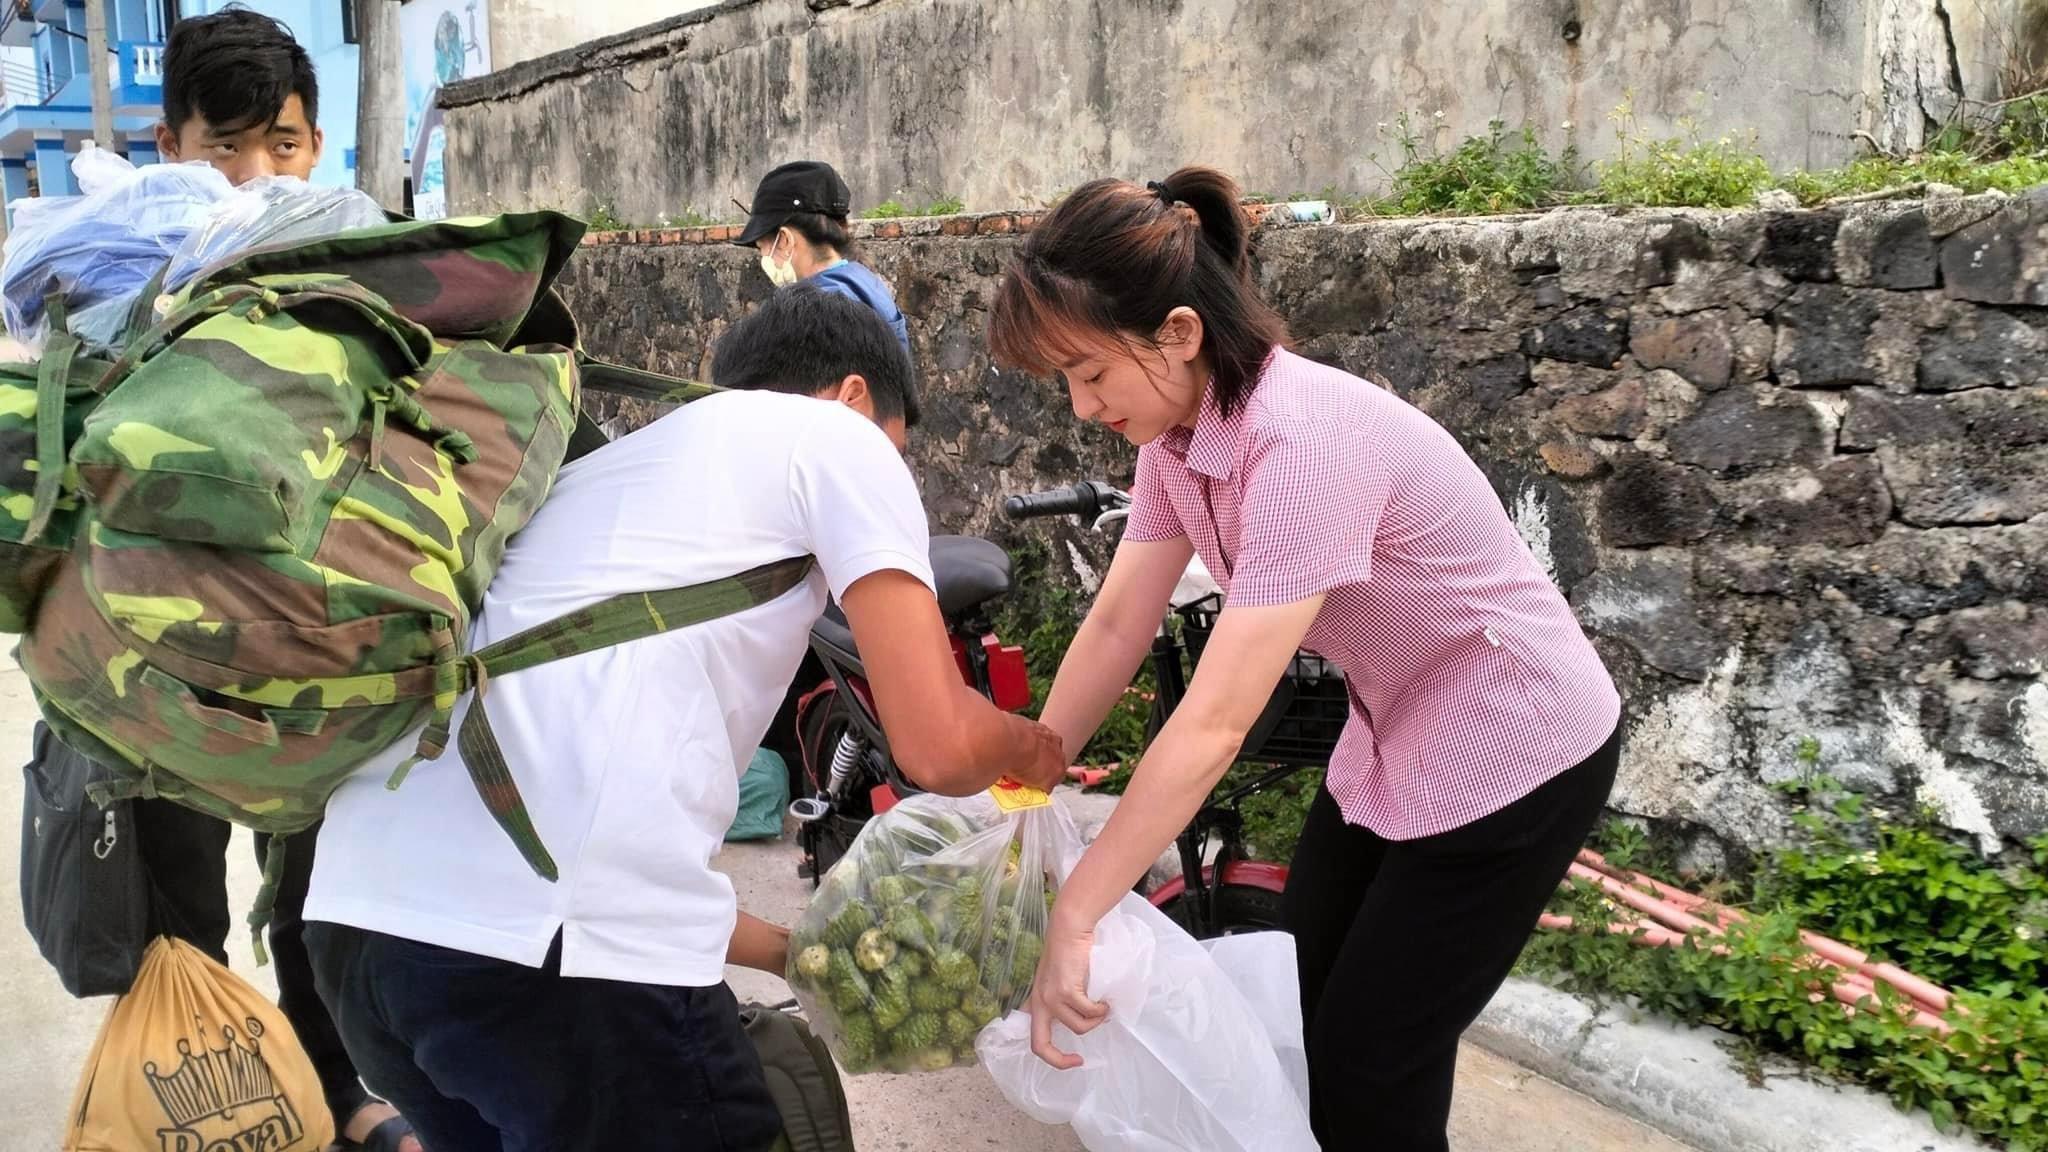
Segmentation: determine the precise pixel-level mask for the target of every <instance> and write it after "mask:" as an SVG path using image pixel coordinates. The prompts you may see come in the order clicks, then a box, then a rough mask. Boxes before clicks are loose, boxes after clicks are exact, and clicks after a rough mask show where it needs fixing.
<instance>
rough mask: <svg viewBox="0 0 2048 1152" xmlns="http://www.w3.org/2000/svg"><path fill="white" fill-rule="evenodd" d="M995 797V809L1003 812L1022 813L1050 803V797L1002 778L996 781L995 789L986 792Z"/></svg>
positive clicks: (1026, 785) (1005, 777)
mask: <svg viewBox="0 0 2048 1152" xmlns="http://www.w3.org/2000/svg"><path fill="white" fill-rule="evenodd" d="M988 794H989V795H990V796H993V797H995V800H996V807H997V808H1000V809H1002V810H1003V811H1004V812H1023V811H1026V810H1028V809H1032V808H1043V807H1045V806H1046V805H1047V804H1050V803H1052V796H1051V795H1050V794H1048V793H1045V792H1040V791H1039V790H1038V789H1036V788H1033V787H1031V786H1030V785H1028V784H1020V783H1018V782H1017V781H1015V780H1012V779H1010V778H1009V777H1008V776H1004V777H1002V778H1001V779H999V780H997V781H996V783H995V787H993V788H990V789H989V790H988Z"/></svg>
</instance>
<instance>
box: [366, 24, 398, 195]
mask: <svg viewBox="0 0 2048 1152" xmlns="http://www.w3.org/2000/svg"><path fill="white" fill-rule="evenodd" d="M354 3H355V6H356V31H357V33H358V39H359V40H360V42H361V44H360V47H359V48H358V52H359V53H360V54H361V61H362V68H361V73H360V76H359V83H358V86H357V87H358V91H357V95H356V187H358V188H360V189H362V190H363V191H364V192H367V193H369V194H370V198H371V199H373V200H375V201H376V202H377V203H379V204H381V205H383V206H384V207H385V208H386V209H389V210H392V211H399V210H402V209H403V208H404V207H405V66H404V63H403V61H402V59H401V57H400V55H399V44H398V4H399V0H354Z"/></svg>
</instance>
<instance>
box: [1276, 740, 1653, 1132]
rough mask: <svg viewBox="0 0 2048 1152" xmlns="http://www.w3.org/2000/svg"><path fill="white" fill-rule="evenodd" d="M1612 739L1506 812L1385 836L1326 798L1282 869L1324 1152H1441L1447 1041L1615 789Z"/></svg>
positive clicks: (1487, 992) (1449, 1075) (1488, 994)
mask: <svg viewBox="0 0 2048 1152" xmlns="http://www.w3.org/2000/svg"><path fill="white" fill-rule="evenodd" d="M1620 748H1621V741H1620V733H1619V732H1618V731H1617V732H1616V734H1615V735H1614V736H1611V737H1609V738H1608V740H1607V743H1606V744H1605V745H1604V746H1602V747H1601V748H1600V750H1599V751H1597V752H1595V753H1594V754H1593V755H1592V756H1590V757H1588V758H1587V759H1586V760H1585V761H1584V762H1583V763H1580V764H1578V765H1576V766H1574V767H1572V768H1570V769H1567V770H1566V771H1565V772H1564V773H1562V774H1561V775H1559V776H1557V777H1555V778H1553V779H1551V780H1550V781H1548V782H1546V783H1544V784H1543V785H1542V786H1541V787H1539V788H1537V789H1536V790H1535V791H1534V792H1531V793H1530V794H1529V795H1527V796H1524V797H1523V798H1522V799H1520V800H1517V801H1515V802H1514V803H1513V804H1510V805H1508V806H1507V807H1506V808H1503V809H1501V810H1500V811H1498V812H1495V813H1493V814H1491V815H1489V816H1485V817H1482V818H1480V819H1479V820H1476V821H1474V822H1472V823H1470V824H1467V825H1465V826H1464V827H1462V828H1455V829H1452V830H1451V831H1448V832H1443V833H1439V834H1438V835H1435V836H1428V837H1424V838H1422V839H1419V840H1406V841H1389V840H1385V839H1382V838H1381V837H1379V836H1376V835H1374V834H1373V833H1372V832H1369V831H1367V830H1366V829H1364V828H1360V827H1357V826H1355V825H1351V824H1346V823H1345V822H1344V819H1343V817H1342V816H1341V815H1340V814H1339V813H1338V811H1337V802H1336V800H1335V799H1333V798H1332V797H1331V795H1330V793H1329V790H1328V789H1324V790H1322V791H1321V792H1320V793H1319V794H1318V795H1317V796H1316V798H1315V801H1314V803H1313V804H1312V805H1311V806H1310V808H1309V813H1308V820H1307V823H1306V825H1305V826H1304V827H1303V829H1302V834H1301V841H1300V844H1299V845H1298V846H1297V847H1296V849H1295V852H1294V863H1293V865H1292V867H1291V868H1290V870H1289V872H1288V877H1287V893H1286V897H1285V916H1286V920H1287V925H1288V930H1289V931H1290V932H1292V933H1293V934H1294V941H1295V953H1296V958H1297V964H1298V966H1299V969H1300V974H1301V1009H1302V1020H1303V1021H1304V1024H1305V1026H1306V1029H1307V1041H1308V1070H1309V1113H1310V1122H1311V1123H1312V1125H1313V1126H1314V1128H1315V1132H1316V1137H1317V1139H1318V1140H1320V1141H1321V1143H1322V1146H1323V1147H1324V1148H1326V1149H1332V1150H1334V1149H1340V1148H1341V1149H1351V1148H1359V1149H1366V1148H1370V1149H1373V1150H1375V1152H1444V1150H1445V1149H1447V1148H1448V1147H1449V1144H1448V1143H1447V1138H1446V1135H1445V1128H1446V1125H1447V1124H1448V1123H1449V1120H1450V1114H1451V1088H1452V1084H1453V1082H1454V1081H1455V1078H1456V1071H1457V1059H1458V1038H1459V1037H1460V1036H1461V1035H1462V1034H1463V1033H1464V1031H1465V1029H1466V1028H1468V1027H1470V1026H1471V1024H1472V1022H1473V1021H1474V1020H1476V1019H1478V1017H1479V1013H1480V1011H1481V1010H1483V1009H1484V1008H1485V1007H1486V1004H1487V1002H1488V1001H1489V1000H1491V999H1492V998H1493V994H1494V993H1495V992H1496V991H1498V990H1499V988H1500V986H1501V983H1502V982H1503V981H1505V980H1506V979H1507V975H1508V971H1509V969H1510V968H1512V967H1513V966H1514V962H1515V959H1516V957H1518V956H1520V955H1521V952H1522V948H1523V946H1524V945H1525V944H1526V943H1527V942H1528V939H1529V934H1530V932H1531V931H1533V930H1534V929H1535V927H1536V918H1537V916H1538V915H1539V914H1541V913H1542V911H1543V907H1544V904H1545V903H1546V902H1547V901H1548V900H1549V898H1550V894H1551V893H1552V892H1554V891H1555V890H1556V889H1557V885H1558V882H1559V881H1560V880H1561V879H1563V877H1564V874H1565V869H1566V866H1567V865H1569V864H1570V863H1571V861H1572V858H1573V856H1574V855H1576V854H1577V852H1578V850H1579V848H1580V847H1581V846H1582V845H1583V844H1584V843H1585V840H1586V835H1587V833H1588V832H1590V831H1591V830H1592V828H1593V824H1594V822H1595V821H1596V820H1597V819H1598V818H1599V815H1600V811H1601V809H1602V807H1603V806H1604V805H1605V804H1606V801H1607V795H1608V793H1609V792H1610V791H1611V790H1612V789H1613V787H1614V773H1615V768H1616V765H1617V762H1618V760H1619V758H1620Z"/></svg>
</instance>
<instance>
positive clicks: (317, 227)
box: [164, 176, 387, 292]
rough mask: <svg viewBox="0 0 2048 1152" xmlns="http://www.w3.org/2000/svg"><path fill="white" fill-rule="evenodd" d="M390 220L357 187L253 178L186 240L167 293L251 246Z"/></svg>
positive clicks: (168, 278)
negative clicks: (319, 186) (324, 185)
mask: <svg viewBox="0 0 2048 1152" xmlns="http://www.w3.org/2000/svg"><path fill="white" fill-rule="evenodd" d="M386 219H387V218H386V217H385V215H384V210H383V209H382V208H379V207H378V206H377V202H376V201H375V200H373V199H371V198H370V196H369V195H368V194H367V193H364V192H359V191H357V190H356V189H354V188H316V187H314V186H313V185H311V184H308V183H306V182H305V181H304V180H300V179H298V178H297V177H295V176H265V177H262V178H261V179H257V180H251V181H249V182H248V183H247V184H244V185H242V186H241V187H239V188H236V189H235V190H234V191H233V192H232V193H231V194H230V195H229V196H228V197H227V198H226V199H225V200H224V201H223V202H222V203H221V204H220V205H219V206H218V207H217V208H216V209H215V210H214V211H213V212H212V213H211V214H210V215H209V216H208V217H207V219H206V220H205V221H204V222H203V223H202V224H201V225H200V226H199V227H198V228H195V229H193V230H192V232H191V234H190V235H188V236H186V237H185V238H184V242H183V243H181V244H180V245H179V246H178V248H177V251H176V252H174V253H173V254H172V256H171V262H170V268H169V269H168V270H167V271H166V272H165V274H164V291H166V292H176V291H178V290H179V289H181V288H183V287H184V286H185V285H187V284H189V283H191V282H192V280H193V278H194V277H196V276H198V275H199V274H200V273H201V272H204V271H205V270H207V269H208V268H212V267H214V266H215V265H218V264H221V263H224V262H226V261H230V260H233V259H234V258H235V257H237V256H240V255H241V254H242V253H244V252H247V251H250V250H251V249H255V248H267V247H272V246H275V245H281V244H296V243H301V242H304V241H307V240H317V239H320V238H322V237H325V236H332V235H334V234H335V233H337V232H347V231H351V230H353V229H356V228H372V227H376V226H377V225H380V224H383V223H385V222H386Z"/></svg>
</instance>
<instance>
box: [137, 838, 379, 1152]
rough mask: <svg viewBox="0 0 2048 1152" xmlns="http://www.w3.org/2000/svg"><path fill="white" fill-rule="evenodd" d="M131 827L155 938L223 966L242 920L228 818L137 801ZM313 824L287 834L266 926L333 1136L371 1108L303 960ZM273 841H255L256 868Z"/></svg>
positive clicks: (280, 985) (282, 999) (288, 1009)
mask: <svg viewBox="0 0 2048 1152" xmlns="http://www.w3.org/2000/svg"><path fill="white" fill-rule="evenodd" d="M135 827H136V832H137V836H138V838H139V839H140V841H141V844H142V859H143V863H144V865H145V866H146V867H147V868H148V870H149V876H150V882H151V884H152V885H153V886H154V888H155V893H154V900H153V902H152V908H151V912H150V920H151V923H150V932H151V935H152V936H175V937H177V938H178V939H180V940H183V941H185V942H186V943H187V944H190V945H192V946H193V947H194V948H197V949H199V950H200V951H202V952H205V953H206V954H207V955H209V956H212V957H213V958H214V959H215V960H218V961H220V962H221V963H223V964H225V963H227V960H228V953H227V939H228V932H229V931H230V930H231V929H232V927H233V925H234V924H236V923H239V918H237V917H233V916H232V915H231V913H230V909H229V908H228V836H229V834H230V833H231V832H232V831H233V828H232V826H231V825H229V824H227V823H226V822H225V821H221V820H216V819H214V818H213V817H211V816H208V815H206V814H205V813H202V812H194V811H193V810H191V809H190V808H184V807H180V806H179V805H176V804H173V803H171V802H170V801H168V800H138V801H136V803H135ZM319 833H320V828H319V826H318V825H315V826H313V827H312V828H308V829H307V830H305V831H304V832H299V833H295V834H294V835H292V836H289V837H286V838H285V841H284V845H285V849H284V851H285V858H284V876H283V879H282V880H281V881H280V883H279V886H278V892H277V908H276V911H275V914H274V916H273V918H272V920H271V922H270V935H269V944H270V962H271V964H272V966H274V967H275V968H276V970H277V1005H278V1007H279V1008H281V1009H282V1010H283V1011H284V1017H285V1019H286V1020H288V1021H290V1022H291V1026H292V1031H293V1032H295V1033H297V1034H298V1038H299V1044H300V1046H301V1047H303V1048H304V1049H305V1050H306V1055H307V1056H308V1057H309V1058H311V1060H312V1061H313V1069H314V1071H316V1072H317V1073H319V1076H320V1088H321V1091H322V1092H323V1093H324V1094H325V1095H326V1097H327V1108H328V1111H330V1112H332V1113H333V1114H334V1128H335V1131H337V1132H339V1131H341V1129H342V1127H343V1126H345V1125H346V1124H347V1123H348V1121H349V1118H350V1117H352V1116H354V1115H355V1114H356V1113H357V1112H358V1111H360V1110H361V1109H362V1107H363V1105H365V1104H367V1103H369V1100H370V1094H369V1093H368V1092H367V1091H365V1090H364V1088H363V1082H362V1080H361V1079H360V1078H358V1077H357V1075H356V1069H355V1065H354V1064H352V1063H350V1062H349V1058H348V1050H347V1049H346V1048H344V1047H342V1043H341V1032H340V1030H339V1029H337V1028H336V1027H335V1024H334V1019H333V1017H331V1016H329V1015H328V1014H327V1005H325V1004H323V1003H321V1001H320V994H319V992H318V990H316V989H315V988H314V986H313V966H312V963H311V961H309V960H308V959H307V956H306V941H305V931H306V925H305V921H304V919H303V918H302V916H303V913H304V911H305V908H306V890H307V887H308V886H309V885H310V884H311V883H312V880H313V851H314V842H315V838H316V837H317V836H318V835H319ZM269 846H270V838H269V837H268V836H263V835H260V834H259V835H258V836H257V837H256V860H257V862H258V864H259V865H260V864H261V863H262V860H263V856H264V853H265V852H266V851H268V849H269Z"/></svg>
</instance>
